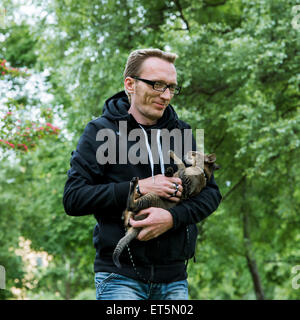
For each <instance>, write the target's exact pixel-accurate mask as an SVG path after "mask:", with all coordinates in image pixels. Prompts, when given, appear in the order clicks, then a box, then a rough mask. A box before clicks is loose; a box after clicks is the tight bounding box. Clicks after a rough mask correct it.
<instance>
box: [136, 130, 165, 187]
mask: <svg viewBox="0 0 300 320" xmlns="http://www.w3.org/2000/svg"><path fill="white" fill-rule="evenodd" d="M139 126H140V127H141V128H142V130H143V132H144V136H145V140H146V147H147V151H148V155H149V161H150V166H151V172H152V179H153V183H154V162H153V156H152V152H151V148H150V145H149V141H148V136H147V133H146V131H145V129H144V128H143V127H142V126H141V125H139ZM156 141H157V146H158V154H159V159H160V170H161V173H162V174H165V167H164V159H163V155H162V150H161V144H160V129H158V130H157V135H156Z"/></svg>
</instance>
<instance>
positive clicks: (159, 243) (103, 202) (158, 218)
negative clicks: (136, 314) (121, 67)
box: [63, 49, 221, 300]
mask: <svg viewBox="0 0 300 320" xmlns="http://www.w3.org/2000/svg"><path fill="white" fill-rule="evenodd" d="M176 57H177V56H176V55H175V54H172V53H166V52H163V51H161V50H158V49H144V50H136V51H134V52H132V53H131V54H130V56H129V58H128V61H127V64H126V67H125V71H124V87H125V92H124V91H122V92H119V93H117V94H116V95H114V96H113V97H111V98H110V99H108V100H107V101H106V102H105V105H104V109H103V115H102V117H100V118H98V119H95V120H93V121H91V122H90V123H89V124H88V125H87V127H86V128H85V131H84V133H83V135H82V136H81V138H80V140H79V142H78V145H77V148H76V151H74V152H73V153H72V158H71V168H70V170H69V171H68V180H67V182H66V185H65V191H64V199H63V202H64V207H65V211H66V213H67V214H69V215H72V216H82V215H87V214H94V216H95V218H96V220H97V222H98V223H97V225H96V227H95V229H94V236H93V241H94V246H95V248H96V258H95V263H94V271H95V282H96V298H97V299H99V300H111V299H118V300H122V299H126V300H128V299H133V300H140V299H141V300H146V299H154V300H159V299H162V300H163V299H173V300H175V299H176V300H178V299H188V288H187V280H186V279H187V273H186V267H187V263H186V262H187V261H188V259H190V258H192V257H193V256H194V253H195V245H196V238H197V227H196V223H197V222H199V221H201V220H203V219H204V218H206V217H207V216H209V215H210V214H211V213H212V212H214V211H215V210H216V209H217V207H218V205H219V203H220V201H221V194H220V192H219V189H218V187H217V185H216V183H215V181H214V177H212V178H211V180H210V181H208V182H207V186H206V187H205V188H204V189H203V190H202V192H201V193H200V194H199V195H197V196H195V197H193V198H191V199H189V200H186V201H183V202H181V203H178V202H179V201H180V197H181V193H182V181H181V180H180V179H179V178H174V177H166V176H165V175H164V170H165V168H167V167H168V166H170V165H171V166H173V168H174V169H175V171H176V166H175V165H174V164H166V163H165V162H164V158H163V157H162V152H161V143H160V141H161V136H160V131H159V130H162V129H167V130H169V131H171V130H173V129H178V130H180V131H181V132H183V131H184V130H185V129H190V126H189V125H187V124H186V123H184V122H183V121H181V120H179V119H178V117H177V115H176V113H175V111H174V109H173V108H172V106H171V105H170V101H171V99H172V98H173V96H174V95H175V94H178V93H179V91H180V88H179V87H178V85H177V74H176V68H175V66H174V62H175V59H176ZM121 123H123V124H124V123H125V124H126V131H125V134H124V130H121ZM123 124H122V125H123ZM104 129H106V130H107V129H109V130H111V132H113V133H114V137H111V139H112V140H109V138H108V140H106V142H104V140H103V139H102V138H101V132H102V133H103V130H104ZM136 129H139V130H140V132H141V136H140V141H139V142H140V144H141V145H143V146H144V148H143V150H144V152H142V151H141V150H137V154H138V155H139V156H140V157H142V156H143V155H146V158H147V160H149V161H147V163H145V162H142V161H141V162H139V163H133V162H132V161H129V160H130V157H131V156H132V152H131V151H132V150H136V149H133V147H134V144H133V143H136V141H132V139H129V136H130V134H131V132H132V130H136ZM101 130H102V131H101ZM153 130H156V131H155V132H158V134H157V135H155V139H153V135H152V134H151V131H153ZM99 132H100V134H99ZM124 138H125V140H126V141H125V140H124ZM151 138H152V139H151ZM153 140H155V141H153ZM108 141H113V143H108ZM153 142H156V143H157V145H156V148H155V149H156V151H157V153H158V154H159V156H158V158H159V161H154V160H153V159H154V157H153V154H152V153H153V152H152V151H151V150H153V148H152V144H153ZM105 143H106V145H105ZM177 143H178V142H177ZM180 143H181V144H182V143H183V141H181V142H180ZM150 144H151V148H150ZM104 146H109V147H111V146H114V147H115V153H114V154H113V156H112V157H111V160H112V161H110V163H103V159H104V158H105V157H106V156H107V157H108V158H109V155H108V153H111V151H110V150H107V151H106V153H105V152H104V153H103V152H102V151H103V147H104ZM175 148H176V146H175V142H174V141H173V142H172V143H171V144H170V149H171V150H175ZM195 148H196V144H195V140H193V149H195ZM120 150H121V151H120ZM145 150H146V151H145ZM164 151H165V150H164ZM126 153H127V155H126V159H127V162H124V161H123V162H122V161H121V160H120V159H121V158H122V157H124V154H126ZM177 155H178V154H177ZM110 156H111V154H110ZM178 156H181V157H182V155H178ZM131 158H132V157H131ZM135 176H137V177H139V179H140V180H139V185H138V192H139V193H140V194H146V193H148V192H154V193H156V194H157V195H159V196H161V197H164V198H167V199H169V200H170V201H174V202H176V203H178V204H177V205H176V206H175V207H173V208H172V209H170V210H164V209H161V208H154V207H151V208H148V209H144V210H142V211H140V212H139V214H146V215H147V218H146V219H144V220H142V221H133V220H132V219H131V220H130V224H131V225H132V226H133V227H141V228H142V230H141V232H140V233H139V235H138V237H137V239H134V240H133V241H132V242H131V243H130V245H129V246H128V248H127V249H128V250H124V252H123V253H122V255H121V257H120V262H121V264H122V268H121V269H119V268H117V267H116V266H115V265H114V263H113V261H112V253H113V251H114V248H115V246H116V244H117V243H118V241H119V240H120V238H122V237H123V236H124V233H125V229H124V223H123V221H122V219H121V216H122V212H123V211H124V209H125V207H126V201H127V196H128V192H129V185H130V180H131V179H132V178H133V177H135Z"/></svg>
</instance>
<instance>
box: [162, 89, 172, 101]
mask: <svg viewBox="0 0 300 320" xmlns="http://www.w3.org/2000/svg"><path fill="white" fill-rule="evenodd" d="M160 96H161V98H163V99H165V100H171V98H172V94H171V92H170V89H169V88H167V89H166V90H165V91H164V92H162V93H161V95H160Z"/></svg>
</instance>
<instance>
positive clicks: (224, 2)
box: [203, 0, 226, 7]
mask: <svg viewBox="0 0 300 320" xmlns="http://www.w3.org/2000/svg"><path fill="white" fill-rule="evenodd" d="M203 3H204V7H218V6H223V5H224V4H226V0H223V1H221V2H217V3H209V2H208V3H207V1H203Z"/></svg>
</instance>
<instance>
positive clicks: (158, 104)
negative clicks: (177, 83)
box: [154, 102, 165, 108]
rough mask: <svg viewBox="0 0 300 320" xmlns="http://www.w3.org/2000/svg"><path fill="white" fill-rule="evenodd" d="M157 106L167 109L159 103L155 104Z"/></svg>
mask: <svg viewBox="0 0 300 320" xmlns="http://www.w3.org/2000/svg"><path fill="white" fill-rule="evenodd" d="M154 103H155V104H156V105H157V106H159V107H161V108H165V105H164V104H161V103H158V102H154Z"/></svg>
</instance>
